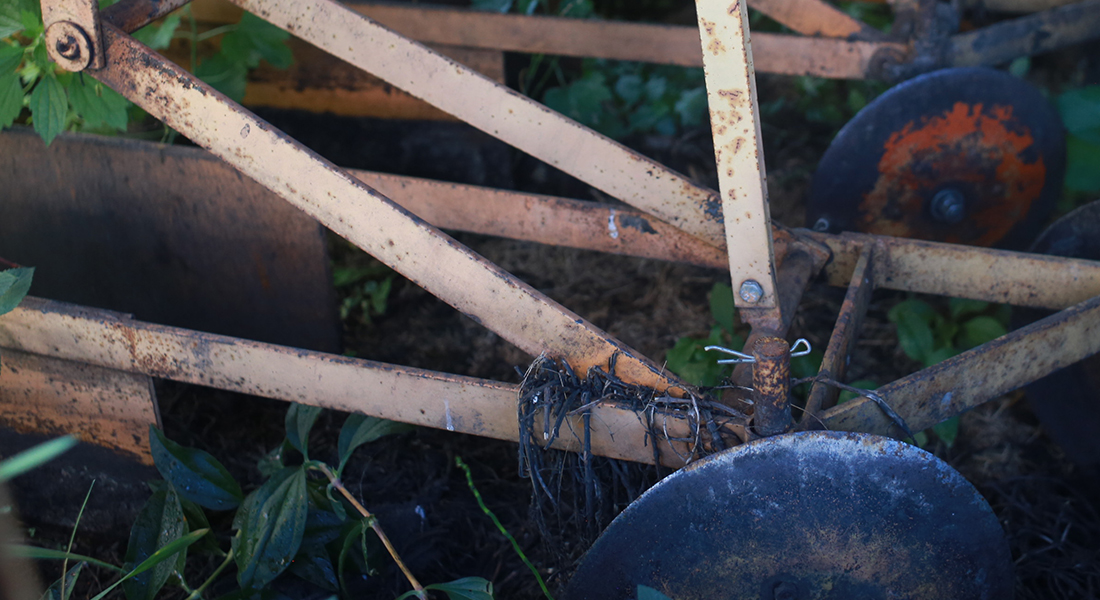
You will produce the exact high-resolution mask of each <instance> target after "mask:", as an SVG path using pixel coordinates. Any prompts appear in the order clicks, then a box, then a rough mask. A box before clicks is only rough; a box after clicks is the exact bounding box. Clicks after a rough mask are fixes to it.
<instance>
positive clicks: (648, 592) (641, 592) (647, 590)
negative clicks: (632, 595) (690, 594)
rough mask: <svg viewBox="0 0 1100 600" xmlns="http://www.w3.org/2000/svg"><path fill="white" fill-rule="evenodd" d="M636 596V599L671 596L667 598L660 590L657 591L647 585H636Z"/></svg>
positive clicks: (657, 599)
mask: <svg viewBox="0 0 1100 600" xmlns="http://www.w3.org/2000/svg"><path fill="white" fill-rule="evenodd" d="M637 596H638V600H672V598H669V597H668V596H666V595H664V594H662V593H661V592H658V591H657V590H655V589H653V588H651V587H649V586H647V585H639V586H638V594H637Z"/></svg>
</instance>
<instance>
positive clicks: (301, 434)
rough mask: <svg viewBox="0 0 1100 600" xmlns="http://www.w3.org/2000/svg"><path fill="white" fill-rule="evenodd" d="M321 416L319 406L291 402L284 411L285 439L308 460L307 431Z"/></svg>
mask: <svg viewBox="0 0 1100 600" xmlns="http://www.w3.org/2000/svg"><path fill="white" fill-rule="evenodd" d="M319 416H321V407H319V406H308V405H305V404H298V403H297V402H292V403H291V404H290V408H289V409H287V411H286V440H287V441H288V442H290V445H291V446H293V447H294V449H296V450H297V451H298V452H301V453H302V456H304V457H305V459H306V460H309V431H310V430H311V429H313V424H314V423H316V422H317V417H319Z"/></svg>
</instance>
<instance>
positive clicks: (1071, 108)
mask: <svg viewBox="0 0 1100 600" xmlns="http://www.w3.org/2000/svg"><path fill="white" fill-rule="evenodd" d="M1058 111H1059V112H1061V113H1062V123H1064V124H1065V126H1066V129H1067V130H1068V131H1069V132H1070V133H1072V134H1074V135H1076V136H1078V137H1083V138H1086V139H1088V138H1089V137H1091V136H1092V135H1093V134H1094V133H1095V134H1097V135H1098V137H1097V138H1096V139H1088V141H1090V142H1092V143H1094V144H1100V85H1091V86H1088V87H1084V88H1080V89H1076V90H1070V91H1068V92H1066V93H1064V94H1062V95H1061V96H1059V97H1058Z"/></svg>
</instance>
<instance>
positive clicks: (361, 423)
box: [337, 414, 414, 471]
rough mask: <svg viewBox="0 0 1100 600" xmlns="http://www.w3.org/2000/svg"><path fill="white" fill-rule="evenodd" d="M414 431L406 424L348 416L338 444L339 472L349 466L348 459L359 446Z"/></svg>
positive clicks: (364, 416) (355, 415) (353, 415)
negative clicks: (391, 435) (395, 434)
mask: <svg viewBox="0 0 1100 600" xmlns="http://www.w3.org/2000/svg"><path fill="white" fill-rule="evenodd" d="M412 429H414V427H413V426H412V425H407V424H405V423H397V422H395V421H387V420H386V419H379V418H377V417H368V416H366V415H360V414H351V415H348V418H347V420H346V421H344V426H343V427H342V428H341V429H340V441H339V442H338V443H337V453H338V456H339V457H340V468H339V469H338V470H339V471H343V470H344V465H346V464H347V462H348V459H349V458H351V455H352V453H353V452H355V450H356V448H358V447H359V446H362V445H363V444H367V443H369V442H373V441H374V440H377V439H378V438H381V437H383V436H386V435H390V434H394V433H402V432H405V431H411V430H412Z"/></svg>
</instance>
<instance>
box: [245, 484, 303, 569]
mask: <svg viewBox="0 0 1100 600" xmlns="http://www.w3.org/2000/svg"><path fill="white" fill-rule="evenodd" d="M307 512H308V504H307V501H306V470H305V468H304V467H293V468H286V469H283V470H282V471H280V472H279V473H277V474H275V476H274V477H272V478H271V479H269V480H268V481H267V482H266V483H264V484H263V485H262V486H260V489H258V490H256V491H254V492H252V493H251V494H249V496H248V498H246V499H245V501H244V503H243V504H241V508H240V509H239V510H238V511H237V516H236V518H235V519H234V520H233V528H234V529H237V530H239V531H240V535H238V536H237V537H236V538H233V549H234V550H235V551H236V560H237V582H238V583H240V585H241V587H242V588H261V587H264V586H266V585H267V584H268V583H270V582H271V581H272V580H273V579H275V578H276V577H278V576H279V574H280V573H282V572H283V571H285V570H286V568H287V567H289V566H290V561H291V560H292V559H293V558H294V555H296V554H297V553H298V549H299V548H300V547H301V545H302V536H303V535H304V533H305V528H306V516H307Z"/></svg>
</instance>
